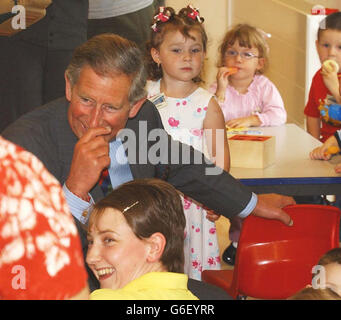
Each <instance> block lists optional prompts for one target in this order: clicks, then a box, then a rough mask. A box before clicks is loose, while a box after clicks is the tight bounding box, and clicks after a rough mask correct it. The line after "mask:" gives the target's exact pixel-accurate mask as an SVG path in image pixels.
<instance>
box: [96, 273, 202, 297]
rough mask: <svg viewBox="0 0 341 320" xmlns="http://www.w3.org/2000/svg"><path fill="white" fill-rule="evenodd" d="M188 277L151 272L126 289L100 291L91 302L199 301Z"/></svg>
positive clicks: (178, 274)
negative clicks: (190, 289)
mask: <svg viewBox="0 0 341 320" xmlns="http://www.w3.org/2000/svg"><path fill="white" fill-rule="evenodd" d="M187 282H188V277H187V275H185V274H182V273H174V272H149V273H146V274H144V275H143V276H141V277H139V278H137V279H135V280H133V281H131V282H129V283H128V284H127V285H126V286H125V287H123V288H121V289H118V290H112V289H98V290H95V291H93V292H92V293H91V294H90V299H91V300H198V298H197V297H196V296H195V295H193V294H192V293H191V292H190V291H189V290H188V289H187Z"/></svg>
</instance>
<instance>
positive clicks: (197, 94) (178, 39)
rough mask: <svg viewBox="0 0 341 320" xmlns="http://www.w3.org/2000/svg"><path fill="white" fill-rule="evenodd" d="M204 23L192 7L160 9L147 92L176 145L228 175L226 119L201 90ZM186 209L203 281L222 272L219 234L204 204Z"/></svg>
mask: <svg viewBox="0 0 341 320" xmlns="http://www.w3.org/2000/svg"><path fill="white" fill-rule="evenodd" d="M203 20H204V19H203V18H201V17H200V15H199V12H198V11H197V10H196V9H194V8H193V7H191V6H188V7H187V8H183V9H181V10H180V11H179V13H178V14H176V13H175V12H174V9H173V8H170V7H166V8H163V7H160V9H159V11H158V12H157V14H156V15H155V17H154V23H153V25H152V32H151V41H150V43H149V44H148V46H147V47H148V49H149V53H150V55H149V54H148V58H147V59H148V66H149V74H150V79H151V81H148V83H147V91H148V96H149V98H150V99H151V100H152V101H153V102H154V103H155V105H156V106H157V107H158V110H159V112H160V115H161V118H162V121H163V125H164V127H165V129H166V130H167V131H168V133H169V134H170V135H171V136H172V137H173V138H174V139H175V140H180V141H181V142H184V143H187V144H190V145H192V146H193V147H194V148H196V149H198V150H200V151H203V152H204V153H205V155H206V156H210V158H215V159H216V160H215V163H216V164H217V165H218V166H219V167H221V168H223V169H224V170H227V171H228V170H229V161H230V158H229V149H228V144H227V138H226V134H225V123H224V117H223V114H222V112H221V110H220V108H219V105H218V103H217V102H216V100H215V98H214V96H213V95H212V94H210V93H209V92H208V91H206V90H204V89H202V88H200V87H199V82H200V77H199V75H200V72H201V69H202V65H203V62H204V58H205V53H206V44H207V36H206V32H205V30H204V28H203V26H202V22H203ZM212 141H213V142H212ZM218 144H219V147H218ZM219 153H220V154H219ZM183 205H184V211H185V216H186V237H185V248H184V251H185V273H187V274H188V275H189V277H190V278H194V279H198V280H200V279H201V271H202V270H205V269H220V255H219V247H218V241H217V235H216V228H215V224H214V222H210V221H209V220H208V219H207V218H206V216H207V212H206V210H205V209H204V208H203V207H202V206H201V205H200V204H198V203H195V202H194V201H193V200H192V199H189V198H188V197H186V196H184V197H183Z"/></svg>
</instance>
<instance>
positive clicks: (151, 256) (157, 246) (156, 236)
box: [146, 232, 166, 262]
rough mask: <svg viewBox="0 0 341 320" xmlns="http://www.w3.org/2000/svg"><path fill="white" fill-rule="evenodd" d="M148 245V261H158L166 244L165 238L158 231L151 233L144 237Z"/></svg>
mask: <svg viewBox="0 0 341 320" xmlns="http://www.w3.org/2000/svg"><path fill="white" fill-rule="evenodd" d="M146 241H147V242H148V245H149V253H148V256H147V261H148V262H159V261H160V260H161V257H162V254H163V251H164V249H165V246H166V238H165V236H164V235H163V234H162V233H160V232H155V233H153V234H152V235H151V236H150V237H149V238H148V239H146Z"/></svg>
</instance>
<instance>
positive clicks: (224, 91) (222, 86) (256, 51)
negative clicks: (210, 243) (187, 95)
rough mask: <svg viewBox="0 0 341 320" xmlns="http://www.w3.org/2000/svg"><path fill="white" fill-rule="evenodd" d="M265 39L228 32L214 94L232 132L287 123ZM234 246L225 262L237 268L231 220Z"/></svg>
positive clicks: (233, 236) (240, 29)
mask: <svg viewBox="0 0 341 320" xmlns="http://www.w3.org/2000/svg"><path fill="white" fill-rule="evenodd" d="M265 38H266V35H265V33H264V32H263V31H260V30H258V29H256V28H254V27H252V26H250V25H247V24H239V25H237V26H235V27H234V28H233V29H231V30H230V31H228V32H227V33H226V35H225V37H224V39H223V42H222V45H221V46H220V57H219V65H220V68H219V69H218V73H217V82H216V83H214V84H213V85H212V86H211V87H210V91H211V92H213V93H215V94H216V96H217V98H218V101H219V104H220V107H221V109H222V111H223V113H224V117H225V122H226V126H227V127H229V128H237V127H252V126H279V125H281V124H283V123H285V121H286V117H287V114H286V111H285V109H284V104H283V100H282V98H281V95H280V93H279V92H278V90H277V88H276V87H275V85H274V84H273V83H272V82H271V81H270V80H269V79H268V78H266V77H265V76H264V75H263V72H264V70H265V68H266V66H267V62H268V51H269V47H268V45H267V43H266V40H265ZM230 222H231V226H230V240H231V241H232V243H231V245H230V246H229V247H228V248H227V249H226V250H225V252H224V254H223V260H224V261H225V262H226V263H228V264H230V265H234V260H235V254H236V247H237V242H238V239H239V233H240V228H241V219H239V218H238V217H236V218H233V219H231V221H230Z"/></svg>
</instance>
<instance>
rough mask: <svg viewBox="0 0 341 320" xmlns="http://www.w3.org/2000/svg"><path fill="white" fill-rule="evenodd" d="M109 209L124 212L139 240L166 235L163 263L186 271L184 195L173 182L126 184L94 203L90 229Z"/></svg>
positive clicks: (157, 181) (170, 268) (172, 269)
mask: <svg viewBox="0 0 341 320" xmlns="http://www.w3.org/2000/svg"><path fill="white" fill-rule="evenodd" d="M107 208H112V209H116V210H118V211H120V212H122V214H123V215H124V217H125V219H126V221H127V224H128V225H129V226H130V228H131V229H132V231H133V232H134V234H135V235H136V237H138V238H139V239H146V238H149V237H150V236H151V235H152V234H154V233H156V232H160V233H162V234H163V235H164V237H165V238H166V246H165V248H164V252H163V254H162V257H161V259H160V260H161V263H162V265H163V266H164V267H165V268H166V269H167V271H169V272H177V273H183V272H184V238H185V226H186V220H185V215H184V211H183V206H182V202H181V199H180V195H179V194H178V192H177V191H176V189H175V188H174V187H173V186H172V185H170V184H169V183H167V182H165V181H163V180H159V179H137V180H133V181H131V182H127V183H125V184H122V185H121V186H119V187H118V188H117V189H115V190H113V191H112V192H111V193H110V194H109V195H107V196H106V197H105V198H104V199H102V200H100V201H99V202H97V203H96V204H95V205H94V210H93V211H92V213H91V216H90V220H89V225H88V229H89V230H90V229H91V228H92V226H94V225H95V226H96V223H97V221H98V219H99V218H100V216H101V215H102V214H103V212H104V211H105V209H107Z"/></svg>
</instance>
